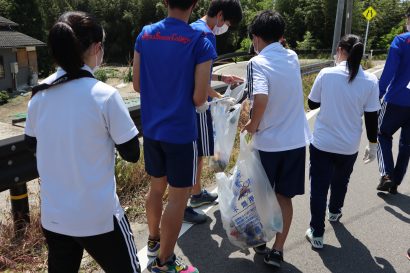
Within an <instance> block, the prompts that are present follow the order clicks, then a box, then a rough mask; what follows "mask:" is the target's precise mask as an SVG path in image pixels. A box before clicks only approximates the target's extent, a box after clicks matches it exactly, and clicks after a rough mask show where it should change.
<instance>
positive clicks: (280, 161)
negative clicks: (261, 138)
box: [259, 147, 306, 198]
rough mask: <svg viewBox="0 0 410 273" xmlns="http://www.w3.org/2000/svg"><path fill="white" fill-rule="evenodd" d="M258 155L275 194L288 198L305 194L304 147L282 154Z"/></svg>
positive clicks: (261, 152)
mask: <svg viewBox="0 0 410 273" xmlns="http://www.w3.org/2000/svg"><path fill="white" fill-rule="evenodd" d="M259 155H260V158H261V162H262V165H263V168H264V169H265V172H266V174H267V176H268V179H269V182H270V184H271V185H272V188H274V189H275V192H276V193H279V194H280V195H283V196H285V197H288V198H293V197H295V196H296V195H302V194H304V193H305V161H306V147H302V148H298V149H294V150H288V151H283V152H263V151H259Z"/></svg>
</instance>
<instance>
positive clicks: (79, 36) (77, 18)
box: [48, 11, 104, 74]
mask: <svg viewBox="0 0 410 273" xmlns="http://www.w3.org/2000/svg"><path fill="white" fill-rule="evenodd" d="M103 40H104V30H103V28H102V26H101V25H100V24H99V23H98V22H97V20H96V19H95V18H94V17H93V16H92V15H90V14H88V13H85V12H80V11H70V12H66V13H64V14H63V15H61V16H60V18H59V19H58V21H57V23H55V25H54V26H53V27H52V28H51V30H50V32H49V35H48V47H49V49H50V53H51V56H52V57H53V59H54V61H55V62H56V63H57V64H58V65H59V66H61V67H62V68H63V69H64V70H65V71H66V72H67V73H69V74H76V73H78V71H79V70H80V69H81V67H82V66H83V65H84V61H83V55H84V52H85V51H86V50H87V49H88V48H89V47H90V45H91V44H92V43H98V42H103Z"/></svg>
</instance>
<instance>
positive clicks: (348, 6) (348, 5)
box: [345, 0, 353, 34]
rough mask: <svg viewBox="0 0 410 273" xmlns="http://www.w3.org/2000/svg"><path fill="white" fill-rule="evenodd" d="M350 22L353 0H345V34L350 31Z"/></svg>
mask: <svg viewBox="0 0 410 273" xmlns="http://www.w3.org/2000/svg"><path fill="white" fill-rule="evenodd" d="M352 22H353V0H347V3H346V23H345V34H351V33H352Z"/></svg>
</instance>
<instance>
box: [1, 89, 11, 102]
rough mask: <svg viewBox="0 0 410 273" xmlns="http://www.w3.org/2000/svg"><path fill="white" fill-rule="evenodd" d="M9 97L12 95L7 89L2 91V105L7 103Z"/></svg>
mask: <svg viewBox="0 0 410 273" xmlns="http://www.w3.org/2000/svg"><path fill="white" fill-rule="evenodd" d="M9 99H10V96H9V94H8V93H7V91H0V105H2V104H5V103H7V102H8V101H9Z"/></svg>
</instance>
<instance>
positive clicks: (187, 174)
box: [144, 137, 198, 188]
mask: <svg viewBox="0 0 410 273" xmlns="http://www.w3.org/2000/svg"><path fill="white" fill-rule="evenodd" d="M144 160H145V171H146V172H147V173H148V174H149V175H150V176H153V177H156V178H160V177H164V176H166V177H167V180H168V184H169V185H170V186H172V187H175V188H189V187H192V186H193V185H195V183H196V171H197V164H198V151H197V144H196V141H193V142H191V143H187V144H174V143H168V142H163V141H156V140H152V139H149V138H147V137H144Z"/></svg>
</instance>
